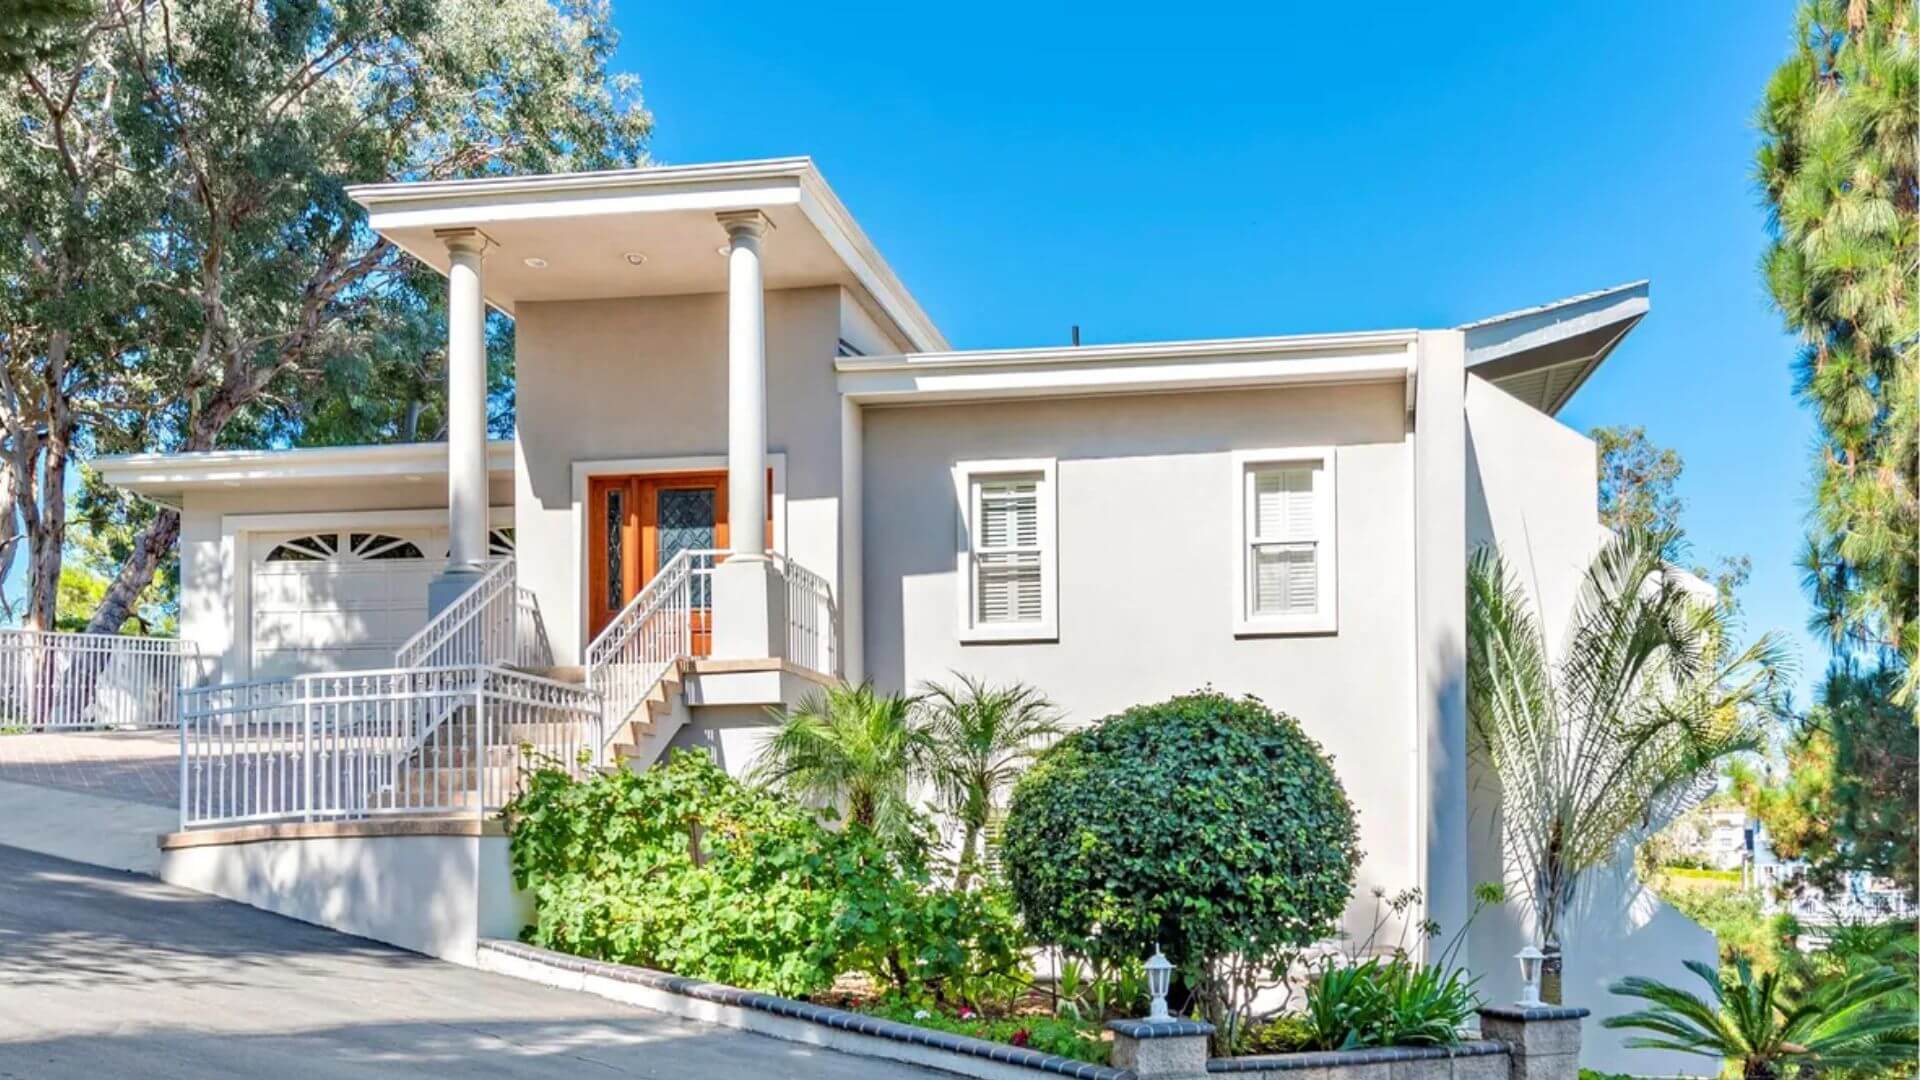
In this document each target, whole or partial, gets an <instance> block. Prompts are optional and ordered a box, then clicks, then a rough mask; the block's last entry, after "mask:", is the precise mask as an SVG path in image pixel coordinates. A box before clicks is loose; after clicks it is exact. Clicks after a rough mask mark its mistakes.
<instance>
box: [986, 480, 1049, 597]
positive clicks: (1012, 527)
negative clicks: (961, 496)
mask: <svg viewBox="0 0 1920 1080" xmlns="http://www.w3.org/2000/svg"><path fill="white" fill-rule="evenodd" d="M973 491H974V517H973V520H974V529H973V597H974V600H973V618H974V621H975V622H976V623H978V624H980V625H985V626H992V625H996V624H1003V623H1036V624H1037V623H1039V622H1040V621H1041V620H1042V619H1044V618H1045V617H1046V610H1045V607H1046V604H1045V599H1044V594H1043V593H1042V591H1041V589H1042V586H1043V584H1044V583H1043V582H1042V581H1041V565H1040V563H1041V557H1042V554H1043V553H1042V551H1041V548H1040V478H1039V477H1037V476H1006V477H991V478H981V479H976V480H975V481H974V484H973Z"/></svg>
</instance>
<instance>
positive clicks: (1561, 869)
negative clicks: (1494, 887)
mask: <svg viewBox="0 0 1920 1080" xmlns="http://www.w3.org/2000/svg"><path fill="white" fill-rule="evenodd" d="M1674 547H1675V538H1674V537H1673V536H1672V535H1671V534H1668V533H1662V532H1654V531H1647V530H1638V529H1634V530H1628V531H1627V532H1625V533H1622V534H1620V535H1618V536H1616V537H1614V538H1613V539H1611V540H1610V541H1609V542H1608V543H1606V544H1605V545H1604V546H1603V547H1602V548H1601V550H1600V551H1599V552H1598V553H1597V554H1596V555H1595V556H1594V558H1593V561H1592V563H1591V565H1590V566H1589V567H1588V569H1587V572H1586V576H1585V580H1584V582H1583V583H1582V586H1581V590H1580V594H1579V597H1578V599H1577V600H1576V602H1575V604H1574V610H1573V614H1572V620H1571V623H1570V625H1569V626H1568V628H1567V632H1566V635H1565V637H1564V641H1563V647H1562V649H1561V654H1560V657H1559V658H1558V659H1557V660H1555V659H1552V658H1550V655H1549V647H1548V645H1547V641H1546V638H1545V636H1544V634H1543V632H1542V630H1541V627H1540V623H1539V619H1538V617H1537V616H1536V615H1535V614H1534V611H1533V609H1532V604H1531V602H1530V601H1529V599H1528V596H1527V593H1526V592H1525V590H1524V589H1523V588H1522V587H1521V586H1520V584H1519V582H1518V581H1517V580H1516V579H1515V577H1514V576H1513V575H1512V574H1511V573H1509V571H1508V569H1507V567H1506V565H1505V563H1504V562H1503V561H1502V560H1501V557H1500V555H1499V553H1498V552H1497V551H1495V550H1494V549H1492V548H1483V549H1481V550H1480V551H1477V552H1475V554H1474V556H1473V559H1472V562H1471V564H1470V566H1469V571H1468V575H1467V591H1468V612H1467V631H1468V633H1467V637H1468V649H1467V712H1468V716H1469V718H1470V720H1471V723H1472V728H1473V733H1474V743H1475V746H1476V750H1477V752H1478V753H1479V754H1481V755H1482V756H1483V757H1484V759H1485V761H1486V762H1487V764H1488V765H1489V766H1490V767H1491V770H1492V772H1493V774H1494V776H1495V777H1496V778H1497V779H1498V781H1499V784H1500V788H1501V824H1502V832H1503V836H1502V840H1503V843H1504V846H1505V848H1506V852H1507V857H1508V865H1509V867H1510V869H1511V871H1512V873H1513V874H1514V876H1515V877H1516V879H1517V881H1516V884H1517V885H1518V888H1519V890H1520V891H1521V892H1522V893H1523V894H1524V895H1525V896H1526V897H1527V899H1528V901H1529V902H1530V905H1531V907H1532V909H1533V915H1534V919H1535V922H1536V926H1535V931H1536V934H1537V936H1538V940H1539V942H1540V943H1541V944H1542V945H1543V946H1544V947H1545V948H1546V950H1547V952H1548V954H1549V956H1550V957H1552V958H1554V960H1555V961H1556V962H1555V963H1553V964H1551V965H1550V967H1549V971H1548V973H1547V978H1546V979H1545V980H1544V981H1543V990H1544V992H1545V994H1546V996H1547V1000H1548V1001H1553V1002H1557V1001H1558V999H1559V992H1560V979H1559V970H1558V968H1559V965H1558V963H1557V961H1558V959H1559V943H1560V935H1561V932H1562V930H1563V922H1564V920H1565V917H1566V914H1567V912H1568V910H1569V908H1570V907H1571V905H1572V903H1573V899H1574V896H1575V893H1576V891H1577V889H1578V887H1579V885H1580V882H1581V880H1582V879H1583V877H1584V876H1585V875H1586V874H1587V873H1588V872H1589V871H1591V870H1594V869H1596V868H1598V867H1601V866H1605V865H1609V864H1610V863H1612V862H1613V861H1614V859H1615V857H1616V856H1617V854H1618V853H1619V852H1620V850H1621V847H1622V845H1623V844H1625V843H1627V842H1629V841H1632V840H1636V839H1639V838H1641V837H1643V836H1645V835H1647V834H1648V833H1650V832H1651V831H1652V830H1654V829H1656V828H1658V827H1659V826H1660V825H1662V824H1664V823H1665V822H1667V821H1669V820H1671V819H1672V817H1673V815H1675V814H1677V813H1679V812H1680V811H1682V810H1685V809H1686V808H1687V807H1689V806H1691V805H1692V804H1693V803H1695V802H1697V801H1698V800H1699V799H1700V798H1702V797H1704V795H1705V794H1706V793H1707V791H1708V790H1709V789H1710V788H1711V786H1712V782H1713V776H1714V770H1715V765H1716V763H1717V762H1718V761H1719V759H1721V758H1723V757H1725V756H1727V755H1728V754H1732V753H1735V752H1738V751H1742V750H1748V749H1752V748H1754V747H1755V746H1757V745H1758V742H1759V732H1760V731H1761V718H1762V716H1763V715H1765V714H1771V713H1772V712H1774V711H1776V710H1777V708H1778V702H1777V699H1778V694H1779V686H1780V680H1781V677H1782V664H1783V661H1782V659H1781V654H1780V651H1779V648H1778V647H1777V646H1776V645H1775V644H1774V643H1773V641H1772V640H1771V639H1770V638H1767V637H1762V638H1760V639H1759V640H1758V641H1756V642H1754V643H1753V644H1751V645H1748V646H1746V647H1745V648H1736V647H1735V646H1734V645H1733V643H1732V636H1733V626H1732V625H1731V622H1732V615H1731V613H1730V612H1729V610H1728V609H1727V608H1726V607H1724V606H1722V605H1720V604H1717V603H1715V602H1713V601H1712V600H1711V599H1708V598H1706V597H1704V596H1703V595H1701V593H1700V592H1699V591H1698V590H1696V589H1695V588H1693V587H1690V586H1689V583H1688V582H1687V581H1685V580H1684V579H1683V578H1682V577H1681V576H1680V574H1679V573H1678V572H1677V571H1675V570H1674V569H1673V568H1672V567H1670V566H1669V565H1668V564H1667V563H1666V561H1665V559H1664V558H1663V555H1664V554H1665V553H1667V552H1669V551H1672V550H1673V549H1674Z"/></svg>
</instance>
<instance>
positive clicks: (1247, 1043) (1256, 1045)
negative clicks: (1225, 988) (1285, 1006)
mask: <svg viewBox="0 0 1920 1080" xmlns="http://www.w3.org/2000/svg"><path fill="white" fill-rule="evenodd" d="M1318 1045H1319V1040H1318V1039H1317V1038H1316V1035H1315V1032H1314V1030H1313V1025H1312V1024H1311V1023H1309V1022H1308V1021H1307V1018H1306V1017H1304V1016H1276V1017H1274V1018H1272V1019H1271V1020H1262V1021H1260V1022H1259V1023H1256V1024H1252V1025H1250V1026H1248V1027H1247V1029H1246V1034H1245V1035H1244V1036H1243V1037H1242V1038H1241V1040H1240V1042H1239V1043H1238V1044H1237V1045H1236V1046H1235V1047H1234V1049H1233V1052H1234V1053H1235V1054H1236V1055H1244V1054H1297V1053H1300V1052H1301V1051H1303V1050H1312V1049H1314V1048H1315V1047H1317V1046H1318Z"/></svg>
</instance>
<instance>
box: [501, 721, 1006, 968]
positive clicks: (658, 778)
mask: <svg viewBox="0 0 1920 1080" xmlns="http://www.w3.org/2000/svg"><path fill="white" fill-rule="evenodd" d="M505 817H506V821H507V830H508V834H509V836H510V837H511V845H512V858H513V873H514V880H515V883H516V884H518V885H519V886H520V887H521V888H523V889H526V890H528V891H530V892H531V893H532V894H533V897H534V903H535V912H536V916H535V919H536V921H535V922H534V924H533V925H532V926H530V927H528V928H527V930H526V931H525V933H524V934H523V935H522V936H523V937H524V938H525V939H526V940H527V941H529V942H531V943H533V944H536V945H540V946H543V947H546V948H552V949H558V950H560V951H563V952H569V953H574V954H577V955H581V956H590V957H594V958H596V959H601V960H610V961H614V962H618V963H626V964H639V965H643V966H647V967H654V968H660V969H662V970H666V971H671V972H674V973H676V974H680V975H687V976H691V977H694V978H700V979H709V980H713V981H715V982H721V983H726V984H728V985H731V986H741V987H747V988H751V989H756V990H765V991H769V992H772V993H778V994H788V995H804V994H812V993H817V992H819V991H821V990H823V989H825V988H826V987H827V986H828V985H829V984H831V983H832V981H833V979H834V978H835V977H836V976H837V975H839V974H841V973H843V972H849V971H858V972H863V973H865V974H868V975H870V976H872V977H873V978H875V979H878V980H881V981H883V982H885V983H887V984H888V985H891V986H894V987H896V988H899V989H901V990H907V991H912V992H915V993H921V994H929V995H932V996H935V997H938V996H941V995H944V994H947V993H949V992H953V991H955V990H956V989H959V988H963V987H964V986H965V985H966V983H967V982H968V980H972V979H978V978H983V977H988V976H993V975H1002V974H1005V973H1006V972H1008V971H1010V970H1012V969H1013V968H1014V966H1015V960H1016V957H1017V951H1016V950H1017V949H1018V946H1019V940H1018V937H1017V931H1016V928H1015V926H1014V924H1013V921H1012V917H1011V913H1010V908H1009V907H1008V905H1007V903H1006V902H1005V901H1004V900H1003V899H1002V898H1000V897H997V896H995V895H994V894H992V893H984V892H979V893H973V892H954V891H952V890H947V889H938V888H934V887H933V886H932V885H931V884H930V883H929V882H928V880H927V878H926V875H925V873H924V871H917V870H912V869H903V867H902V865H901V864H900V862H899V861H898V860H897V859H895V858H894V857H893V856H892V855H891V854H890V853H889V852H888V850H887V848H886V847H885V846H883V845H882V844H881V843H880V842H879V841H877V840H876V839H875V838H874V837H873V835H872V834H871V833H870V832H868V831H867V830H866V829H864V828H862V827H860V826H858V825H851V826H849V827H847V828H846V829H844V830H841V831H837V832H836V831H833V830H830V829H828V828H826V827H824V826H822V825H821V824H820V823H819V822H818V821H816V820H815V819H814V817H813V815H812V814H811V813H810V812H809V811H807V810H806V809H805V808H803V807H799V806H795V805H791V804H790V803H788V802H787V801H785V800H782V799H780V798H777V797H775V796H771V795H768V794H766V793H764V792H761V791H758V790H755V789H752V788H749V787H747V786H745V785H742V784H740V783H738V782H737V781H735V780H733V779H732V778H731V777H729V776H727V774H726V773H725V772H724V771H722V770H721V769H720V768H719V767H718V766H716V765H715V764H714V763H713V762H712V761H711V760H710V759H708V758H707V757H706V756H705V755H703V754H698V753H685V754H679V755H676V756H675V757H674V758H673V759H672V760H671V761H669V762H668V763H667V764H665V765H663V766H661V767H658V768H654V769H649V770H647V771H645V772H639V773H636V772H632V771H628V770H620V771H618V772H613V773H608V774H604V775H597V776H594V777H592V778H589V779H586V780H574V779H572V778H570V777H568V776H567V775H566V774H565V773H564V772H561V771H560V770H558V769H543V770H540V771H538V772H536V773H535V774H533V776H532V777H530V780H529V784H528V786H527V788H526V790H525V791H524V792H523V793H522V794H521V795H520V796H519V797H517V798H516V799H515V800H514V801H513V803H512V804H511V805H509V806H508V807H507V810H506V814H505Z"/></svg>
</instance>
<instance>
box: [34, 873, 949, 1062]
mask: <svg viewBox="0 0 1920 1080" xmlns="http://www.w3.org/2000/svg"><path fill="white" fill-rule="evenodd" d="M938 1075H942V1074H937V1073H930V1072H925V1071H921V1070H915V1069H912V1068H909V1067H905V1066H901V1065H898V1064H894V1063H891V1062H879V1061H870V1060H867V1059H863V1058H855V1057H849V1056H846V1055H841V1054H836V1053H834V1052H832V1051H827V1050H817V1049H812V1048H809V1047H803V1046H800V1045H797V1044H794V1043H785V1042H780V1041H777V1040H774V1039H770V1038H766V1037H764V1036H759V1035H751V1034H747V1033H744V1032H738V1031H731V1030H728V1029H724V1028H715V1027H709V1026H706V1025H703V1024H698V1023H695V1022H692V1021H686V1020H679V1019H673V1018H669V1017H663V1016H660V1015H658V1014H654V1013H650V1012H647V1011H645V1010H641V1009H634V1008H630V1007H626V1006H622V1005H617V1004H614V1003H612V1002H609V1001H605V1000H603V999H600V998H595V997H589V996H586V995H581V994H572V993H568V992H565V991H559V990H549V989H546V988H543V987H539V986H534V985H531V984H529V983H523V982H519V981H517V980H514V979H508V978H504V977H501V976H495V975H489V974H486V973H484V972H478V971H472V970H469V969H467V968H461V967H456V966H453V965H451V964H444V963H441V962H439V961H435V960H429V959H426V958H424V957H420V956H415V955H413V954H411V953H405V952H401V951H399V950H397V949H390V948H387V947H385V946H382V945H376V944H374V943H372V942H368V941H365V940H363V939H360V938H354V937H348V936H346V935H343V934H336V933H333V932H332V931H328V930H323V929H320V928H318V927H314V926H308V925H306V924H304V923H298V922H293V921H291V920H288V919H283V918H280V917H278V916H275V915H269V914H267V913H265V912H262V911H256V910H254V909H252V908H248V907H244V906H242V905H239V904H232V903H227V902H226V901H223V900H215V899H212V898H209V897H205V896H202V895H200V894H198V893H192V892H187V891H185V890H182V889H175V888H171V887H169V886H166V885H163V884H160V883H159V882H156V881H152V880H150V879H146V878H140V877H136V876H133V875H130V874H120V873H115V872H113V871H109V870H100V869H96V868H94V867H90V866H84V865H81V864H79V863H72V862H67V861H64V860H61V859H55V858H50V857H47V856H44V855H37V854H33V853H30V852H26V851H21V850H18V849H16V848H10V847H0V1078H9V1080H10V1078H16V1077H21V1078H24V1077H34V1078H36V1080H49V1078H62V1077H71V1078H75V1080H79V1078H87V1080H92V1078H95V1077H103V1076H138V1077H145V1078H152V1080H175V1078H186V1077H228V1076H259V1077H286V1078H292V1077H301V1078H307V1077H317V1078H322V1080H329V1078H347V1077H354V1078H358V1077H390V1076H399V1077H408V1076H417V1077H433V1078H435V1080H448V1078H452V1077H460V1078H466V1077H555V1078H559V1077H566V1078H568V1080H579V1078H581V1077H596V1076H606V1077H624V1076H653V1077H699V1078H705V1077H756V1076H775V1077H779V1078H781V1080H811V1078H814V1077H836V1078H838V1077H846V1078H849V1080H878V1078H880V1077H933V1076H938Z"/></svg>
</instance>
